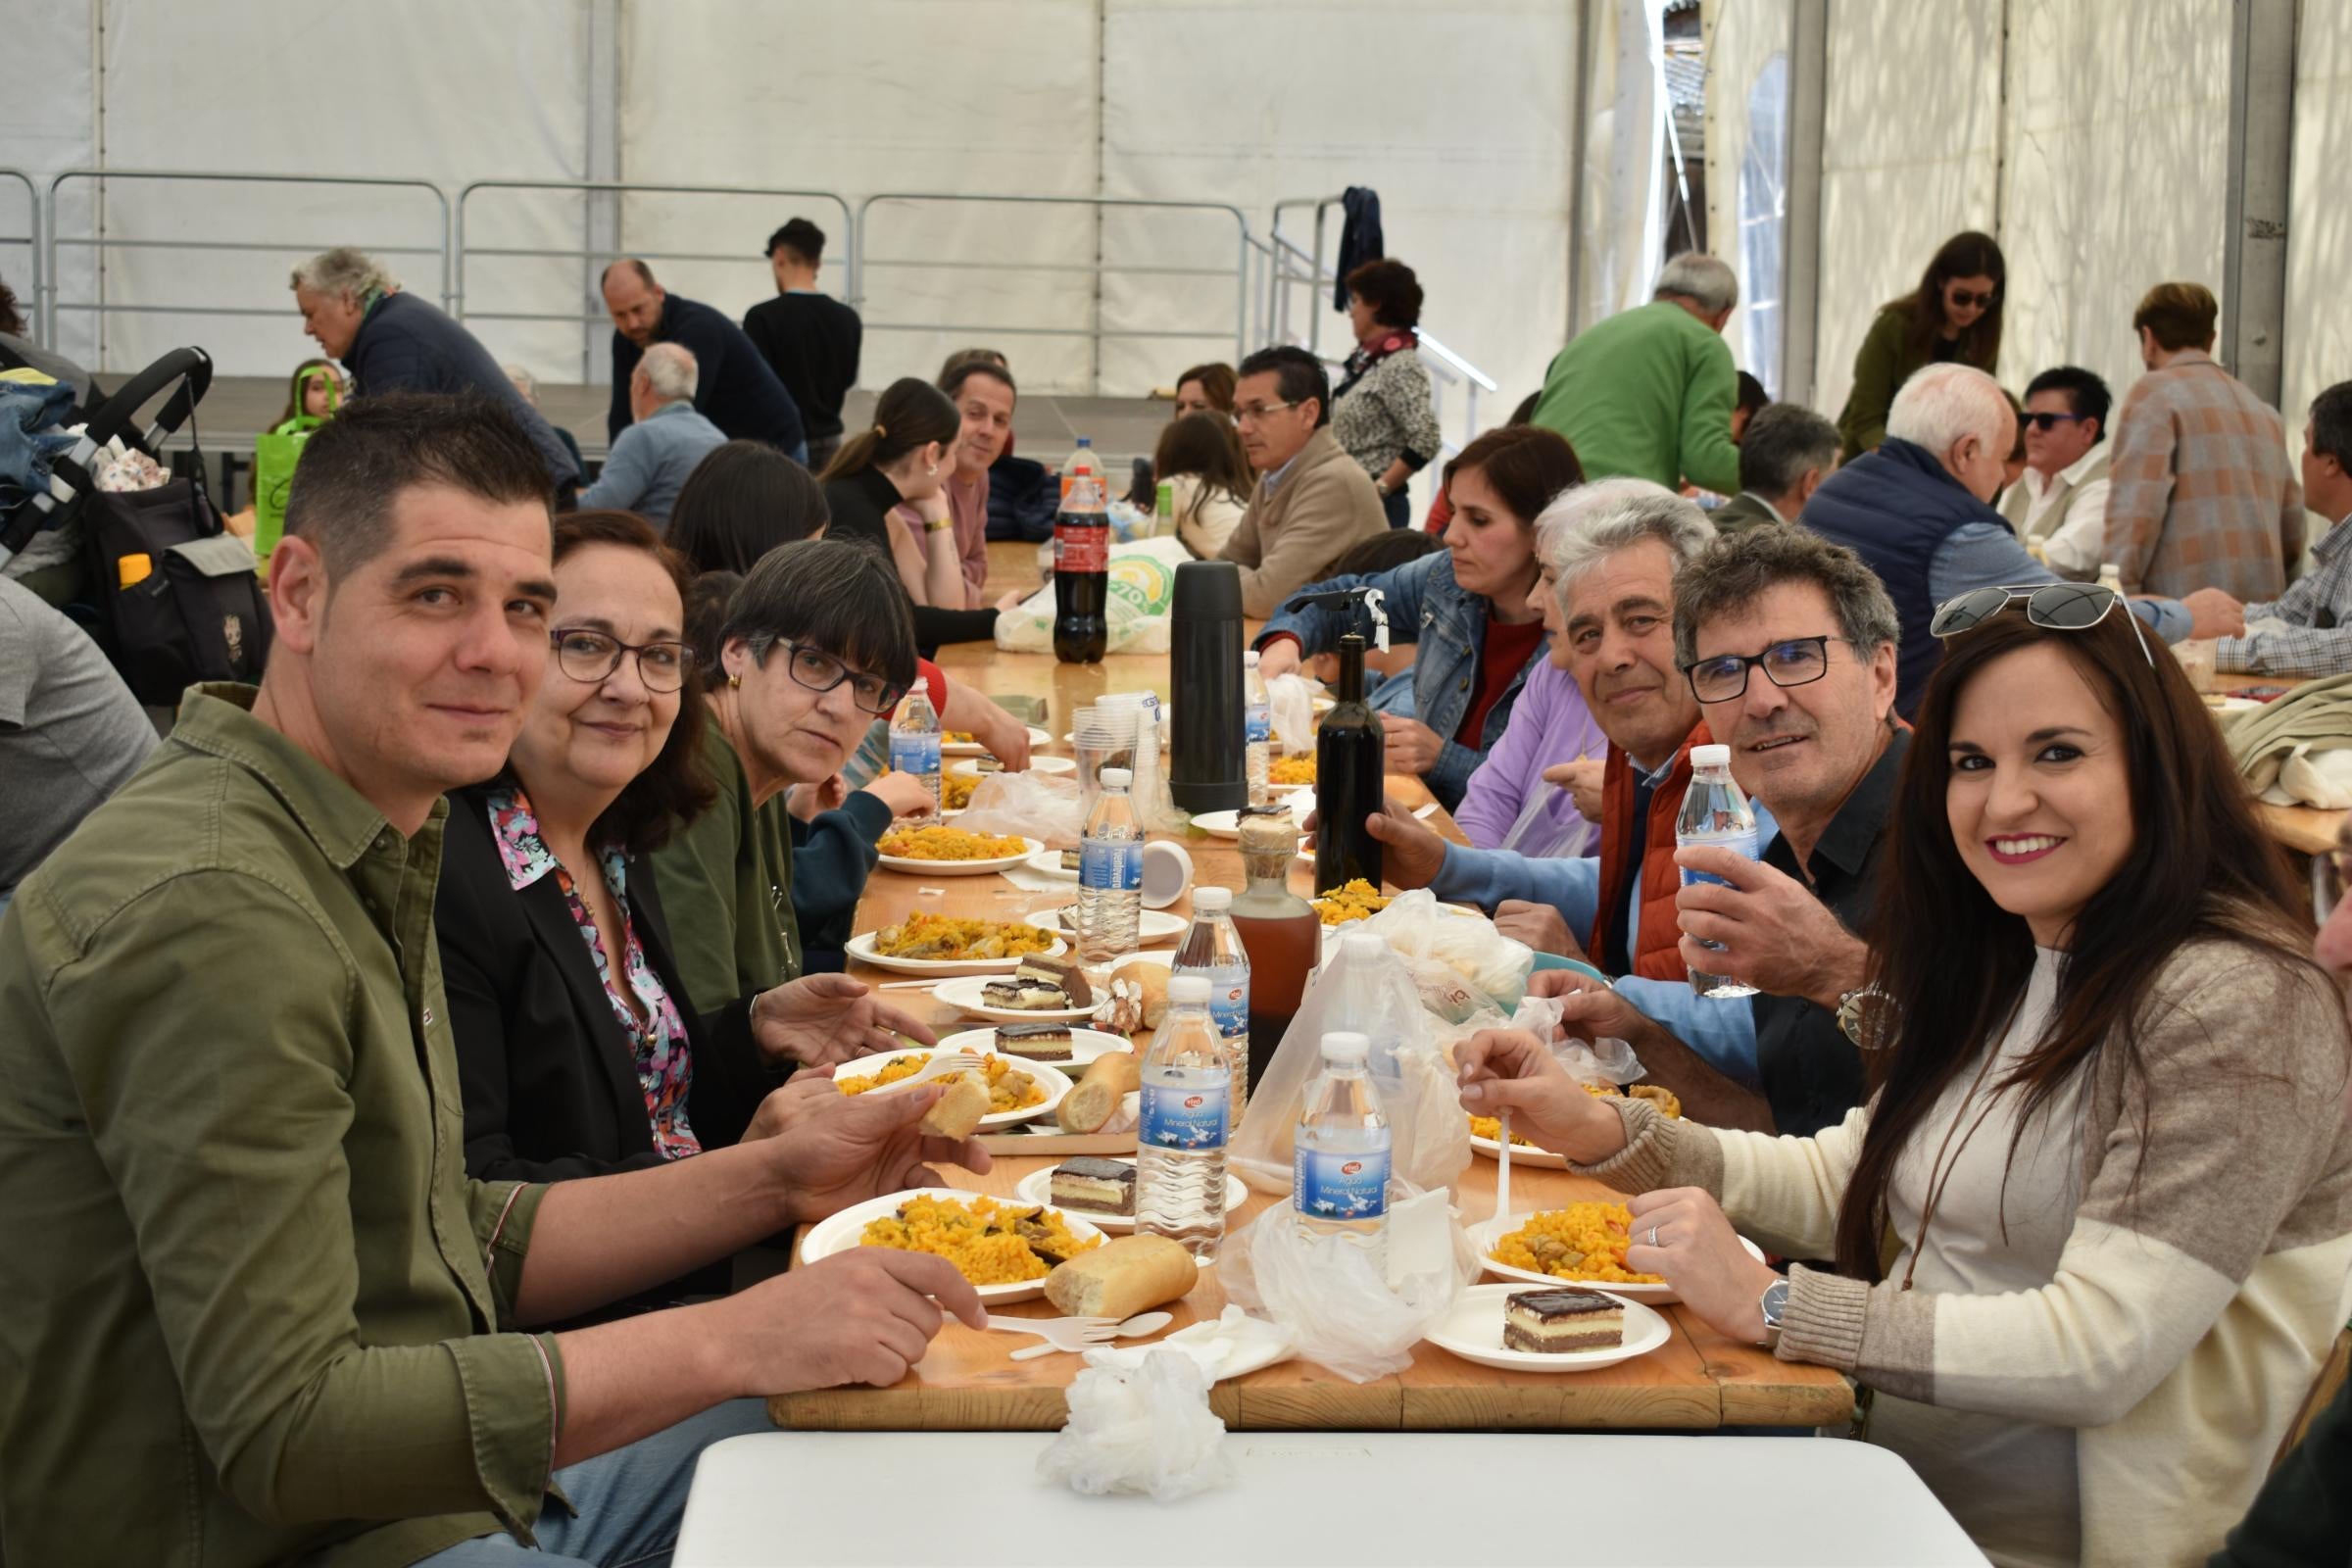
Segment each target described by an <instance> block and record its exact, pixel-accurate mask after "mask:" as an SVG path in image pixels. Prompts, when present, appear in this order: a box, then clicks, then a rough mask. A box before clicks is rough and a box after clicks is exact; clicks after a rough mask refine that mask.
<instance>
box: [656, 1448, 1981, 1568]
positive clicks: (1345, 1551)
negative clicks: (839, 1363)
mask: <svg viewBox="0 0 2352 1568" xmlns="http://www.w3.org/2000/svg"><path fill="white" fill-rule="evenodd" d="M1053 1441H1054V1440H1053V1438H1052V1436H1051V1435H1039V1434H1036V1433H987V1432H977V1433H966V1432H775V1433H761V1434H759V1435H756V1436H752V1437H743V1438H731V1439H729V1440H727V1441H726V1442H724V1443H719V1444H715V1445H713V1446H711V1448H710V1449H708V1450H707V1451H706V1452H705V1453H704V1454H703V1457H702V1462H701V1464H700V1466H699V1467H698V1468H697V1469H696V1471H695V1477H694V1489H693V1492H692V1493H691V1495H689V1497H688V1499H687V1503H686V1519H685V1527H684V1530H683V1532H682V1533H681V1535H680V1536H679V1539H678V1546H677V1552H676V1554H675V1556H674V1558H673V1559H672V1561H673V1565H674V1568H795V1565H802V1564H809V1565H814V1564H827V1565H832V1564H841V1565H853V1564H894V1565H895V1564H934V1563H955V1564H956V1565H957V1568H1060V1565H1063V1564H1069V1565H1078V1564H1116V1565H1119V1568H1158V1565H1163V1564H1165V1565H1174V1564H1194V1563H1215V1564H1219V1565H1231V1568H1241V1565H1246V1564H1254V1563H1266V1564H1281V1565H1283V1568H1314V1565H1319V1564H1330V1565H1332V1568H1383V1565H1387V1564H1398V1565H1403V1564H1427V1563H1496V1564H1529V1565H1534V1564H1553V1563H1577V1564H1597V1563H1609V1564H1627V1565H1635V1564H1639V1565H1643V1568H1650V1565H1655V1568H1669V1565H1675V1568H1727V1565H1729V1568H1772V1565H1775V1564H1788V1565H1790V1568H1796V1565H1802V1568H1943V1565H1946V1564H1950V1565H1954V1568H1958V1565H1962V1564H1966V1565H1970V1568H1983V1564H1984V1562H1985V1558H1984V1556H1983V1554H1982V1553H1980V1552H1979V1551H1978V1550H1977V1549H1976V1548H1975V1547H1974V1546H1973V1545H1971V1544H1969V1540H1968V1537H1967V1536H1966V1535H1964V1534H1963V1533H1962V1532H1961V1529H1960V1527H1959V1526H1958V1525H1957V1524H1955V1523H1954V1522H1953V1520H1952V1517H1951V1515H1950V1514H1948V1513H1946V1512H1945V1511H1944V1510H1943V1507H1942V1505H1941V1504H1940V1503H1938V1502H1937V1501H1936V1498H1935V1497H1934V1496H1933V1495H1931V1494H1930V1493H1929V1491H1928V1489H1927V1488H1926V1486H1924V1485H1923V1484H1922V1483H1921V1481H1920V1479H1919V1477H1918V1476H1916V1475H1914V1474H1913V1473H1912V1471H1911V1468H1910V1466H1908V1465H1906V1464H1904V1463H1903V1461H1902V1460H1901V1459H1899V1458H1897V1457H1895V1455H1893V1454H1891V1453H1889V1452H1887V1450H1886V1449H1884V1448H1876V1447H1872V1446H1869V1445H1867V1444H1862V1443H1847V1442H1842V1441H1838V1440H1836V1439H1829V1438H1725V1437H1660V1436H1647V1435H1642V1436H1622V1437H1620V1436H1594V1437H1566V1436H1547V1435H1542V1434H1535V1433H1511V1434H1495V1435H1486V1434H1445V1433H1363V1434H1354V1433H1325V1432H1300V1433H1264V1432H1237V1433H1234V1434H1232V1435H1230V1436H1229V1437H1227V1439H1226V1440H1225V1443H1226V1448H1227V1450H1228V1451H1229V1452H1230V1453H1232V1454H1233V1456H1234V1459H1235V1463H1236V1476H1235V1479H1234V1480H1233V1482H1232V1483H1231V1484H1229V1485H1226V1486H1223V1487H1219V1488H1217V1489H1215V1490H1213V1491H1209V1492H1204V1493H1201V1494H1199V1495H1195V1496H1191V1497H1187V1498H1184V1499H1182V1500H1181V1501H1178V1502H1172V1503H1158V1502H1154V1501H1152V1499H1151V1498H1150V1497H1144V1496H1132V1495H1122V1496H1103V1497H1089V1496H1081V1495H1079V1494H1077V1493H1075V1492H1072V1491H1071V1490H1070V1489H1069V1488H1067V1487H1065V1486H1062V1485H1059V1484H1057V1483H1054V1484H1050V1483H1047V1482H1043V1481H1040V1480H1039V1479H1038V1478H1037V1458H1038V1455H1039V1454H1041V1453H1043V1452H1044V1451H1045V1449H1046V1446H1047V1445H1049V1444H1050V1443H1052V1442H1053Z"/></svg>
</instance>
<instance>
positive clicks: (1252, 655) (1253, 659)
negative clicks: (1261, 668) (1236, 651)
mask: <svg viewBox="0 0 2352 1568" xmlns="http://www.w3.org/2000/svg"><path fill="white" fill-rule="evenodd" d="M1242 667H1243V668H1244V669H1255V668H1256V667H1257V650H1256V649H1254V648H1252V649H1250V650H1249V651H1248V652H1246V653H1244V654H1243V655H1242Z"/></svg>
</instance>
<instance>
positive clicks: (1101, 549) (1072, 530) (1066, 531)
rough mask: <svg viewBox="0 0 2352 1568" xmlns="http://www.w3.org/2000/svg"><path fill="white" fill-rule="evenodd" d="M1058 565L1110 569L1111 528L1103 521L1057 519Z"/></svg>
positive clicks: (1062, 568)
mask: <svg viewBox="0 0 2352 1568" xmlns="http://www.w3.org/2000/svg"><path fill="white" fill-rule="evenodd" d="M1109 569H1110V530H1109V529H1108V528H1106V527H1103V525H1102V524H1101V523H1099V522H1097V523H1084V522H1080V523H1070V522H1056V523H1055V524H1054V570H1055V571H1108V570H1109Z"/></svg>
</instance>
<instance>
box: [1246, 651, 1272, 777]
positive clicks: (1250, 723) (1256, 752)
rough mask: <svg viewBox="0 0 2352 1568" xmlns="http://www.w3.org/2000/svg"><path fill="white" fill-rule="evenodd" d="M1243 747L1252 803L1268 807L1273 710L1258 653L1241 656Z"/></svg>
mask: <svg viewBox="0 0 2352 1568" xmlns="http://www.w3.org/2000/svg"><path fill="white" fill-rule="evenodd" d="M1242 746H1243V759H1244V766H1245V767H1246V768H1247V770H1248V772H1249V776H1250V805H1251V806H1263V805H1265V804H1266V769H1267V767H1268V766H1269V765H1270V764H1271V762H1272V760H1273V755H1274V710H1273V708H1272V707H1271V705H1269V704H1268V703H1267V701H1266V680H1265V677H1264V676H1263V675H1260V674H1259V673H1258V672H1257V650H1256V649H1254V648H1252V649H1250V651H1249V652H1248V653H1246V654H1244V655H1242Z"/></svg>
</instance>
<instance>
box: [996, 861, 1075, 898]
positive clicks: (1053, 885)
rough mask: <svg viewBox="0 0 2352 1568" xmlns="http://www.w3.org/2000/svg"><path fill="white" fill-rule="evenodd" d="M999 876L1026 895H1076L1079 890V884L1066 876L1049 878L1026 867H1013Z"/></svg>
mask: <svg viewBox="0 0 2352 1568" xmlns="http://www.w3.org/2000/svg"><path fill="white" fill-rule="evenodd" d="M997 875H999V876H1001V877H1003V878H1004V879H1005V881H1007V882H1009V883H1011V884H1012V885H1013V886H1014V887H1016V888H1019V889H1020V890H1021V891H1022V892H1024V893H1075V892H1076V891H1077V890H1078V884H1077V883H1075V882H1073V881H1071V880H1070V879H1069V878H1068V877H1066V876H1062V877H1054V876H1048V875H1046V873H1045V872H1043V871H1032V870H1030V869H1029V867H1027V866H1025V865H1016V866H1012V867H1010V868H1009V869H1006V870H1003V871H999V872H998V873H997Z"/></svg>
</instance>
